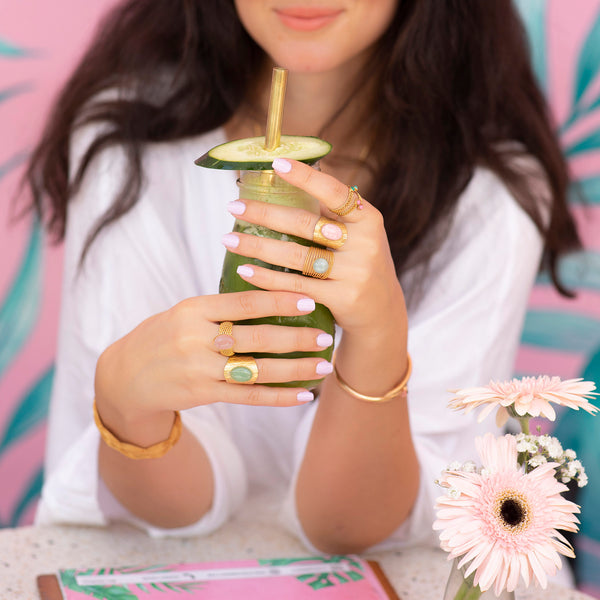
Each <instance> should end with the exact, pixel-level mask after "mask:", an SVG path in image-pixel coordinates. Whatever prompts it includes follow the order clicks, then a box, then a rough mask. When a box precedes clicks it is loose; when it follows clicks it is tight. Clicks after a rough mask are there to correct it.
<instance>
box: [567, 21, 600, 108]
mask: <svg viewBox="0 0 600 600" xmlns="http://www.w3.org/2000/svg"><path fill="white" fill-rule="evenodd" d="M599 73H600V11H598V14H597V16H596V20H595V21H594V23H593V24H592V26H591V28H590V31H589V33H588V35H587V37H586V39H585V41H584V43H583V46H582V48H581V53H580V54H579V60H578V61H577V70H576V76H575V85H574V87H573V90H574V97H573V111H574V113H581V112H585V111H586V108H585V107H586V103H585V102H583V99H584V96H585V93H586V91H587V90H588V89H589V87H590V85H591V84H592V82H593V81H594V79H595V78H596V77H597V76H598V74H599ZM599 102H600V96H599V97H598V98H596V100H595V102H592V103H591V104H590V103H588V104H587V110H590V109H592V108H594V106H598V104H599Z"/></svg>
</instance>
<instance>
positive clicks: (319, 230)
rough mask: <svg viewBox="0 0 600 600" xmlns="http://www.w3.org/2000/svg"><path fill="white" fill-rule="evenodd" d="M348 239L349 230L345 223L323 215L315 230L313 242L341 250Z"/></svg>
mask: <svg viewBox="0 0 600 600" xmlns="http://www.w3.org/2000/svg"><path fill="white" fill-rule="evenodd" d="M347 239H348V230H347V229H346V226H345V225H344V224H343V223H340V222H339V221H333V220H332V219H326V218H325V217H321V218H320V219H319V220H318V221H317V224H316V225H315V230H314V231H313V242H316V243H317V244H321V246H326V247H327V248H333V249H334V250H339V249H340V248H341V247H342V246H343V245H344V244H345V243H346V240H347Z"/></svg>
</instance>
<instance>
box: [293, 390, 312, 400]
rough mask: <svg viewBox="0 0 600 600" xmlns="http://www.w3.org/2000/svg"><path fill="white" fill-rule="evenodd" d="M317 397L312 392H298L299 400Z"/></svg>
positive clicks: (297, 398) (297, 397)
mask: <svg viewBox="0 0 600 600" xmlns="http://www.w3.org/2000/svg"><path fill="white" fill-rule="evenodd" d="M314 399H315V395H314V394H313V393H312V392H298V395H297V396H296V400H298V402H310V401H311V400H314Z"/></svg>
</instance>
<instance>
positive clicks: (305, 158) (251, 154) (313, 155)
mask: <svg viewBox="0 0 600 600" xmlns="http://www.w3.org/2000/svg"><path fill="white" fill-rule="evenodd" d="M330 151H331V144H330V143H328V142H326V141H324V140H321V139H319V138H317V137H310V136H301V135H282V136H281V143H280V144H279V146H278V147H277V148H275V150H269V151H267V150H265V138H264V136H260V137H252V138H244V139H241V140H234V141H232V142H226V143H225V144H220V145H219V146H215V147H214V148H212V149H211V150H209V151H208V152H207V153H206V154H204V155H203V156H201V157H200V158H198V159H196V160H195V161H194V163H195V164H197V165H198V166H199V167H208V168H209V169H230V170H234V171H260V170H267V169H271V168H272V166H271V163H272V162H273V159H274V158H277V157H278V156H284V157H285V158H293V159H295V160H299V161H301V162H304V163H307V164H309V165H312V164H313V163H315V162H317V161H318V160H319V159H320V158H323V157H324V156H326V155H327V154H329V152H330Z"/></svg>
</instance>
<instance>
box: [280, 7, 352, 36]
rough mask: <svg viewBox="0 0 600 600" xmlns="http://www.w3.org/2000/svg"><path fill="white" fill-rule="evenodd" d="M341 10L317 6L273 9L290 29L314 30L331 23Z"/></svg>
mask: <svg viewBox="0 0 600 600" xmlns="http://www.w3.org/2000/svg"><path fill="white" fill-rule="evenodd" d="M342 12H343V10H340V9H333V8H324V7H318V6H293V7H289V8H283V9H275V13H276V14H277V16H278V17H279V20H280V21H281V22H282V23H283V25H285V26H286V27H288V28H290V29H295V30H296V31H316V30H317V29H321V28H322V27H326V26H327V25H329V24H330V23H333V21H335V20H336V19H337V18H338V16H339V15H340V14H341V13H342Z"/></svg>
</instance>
